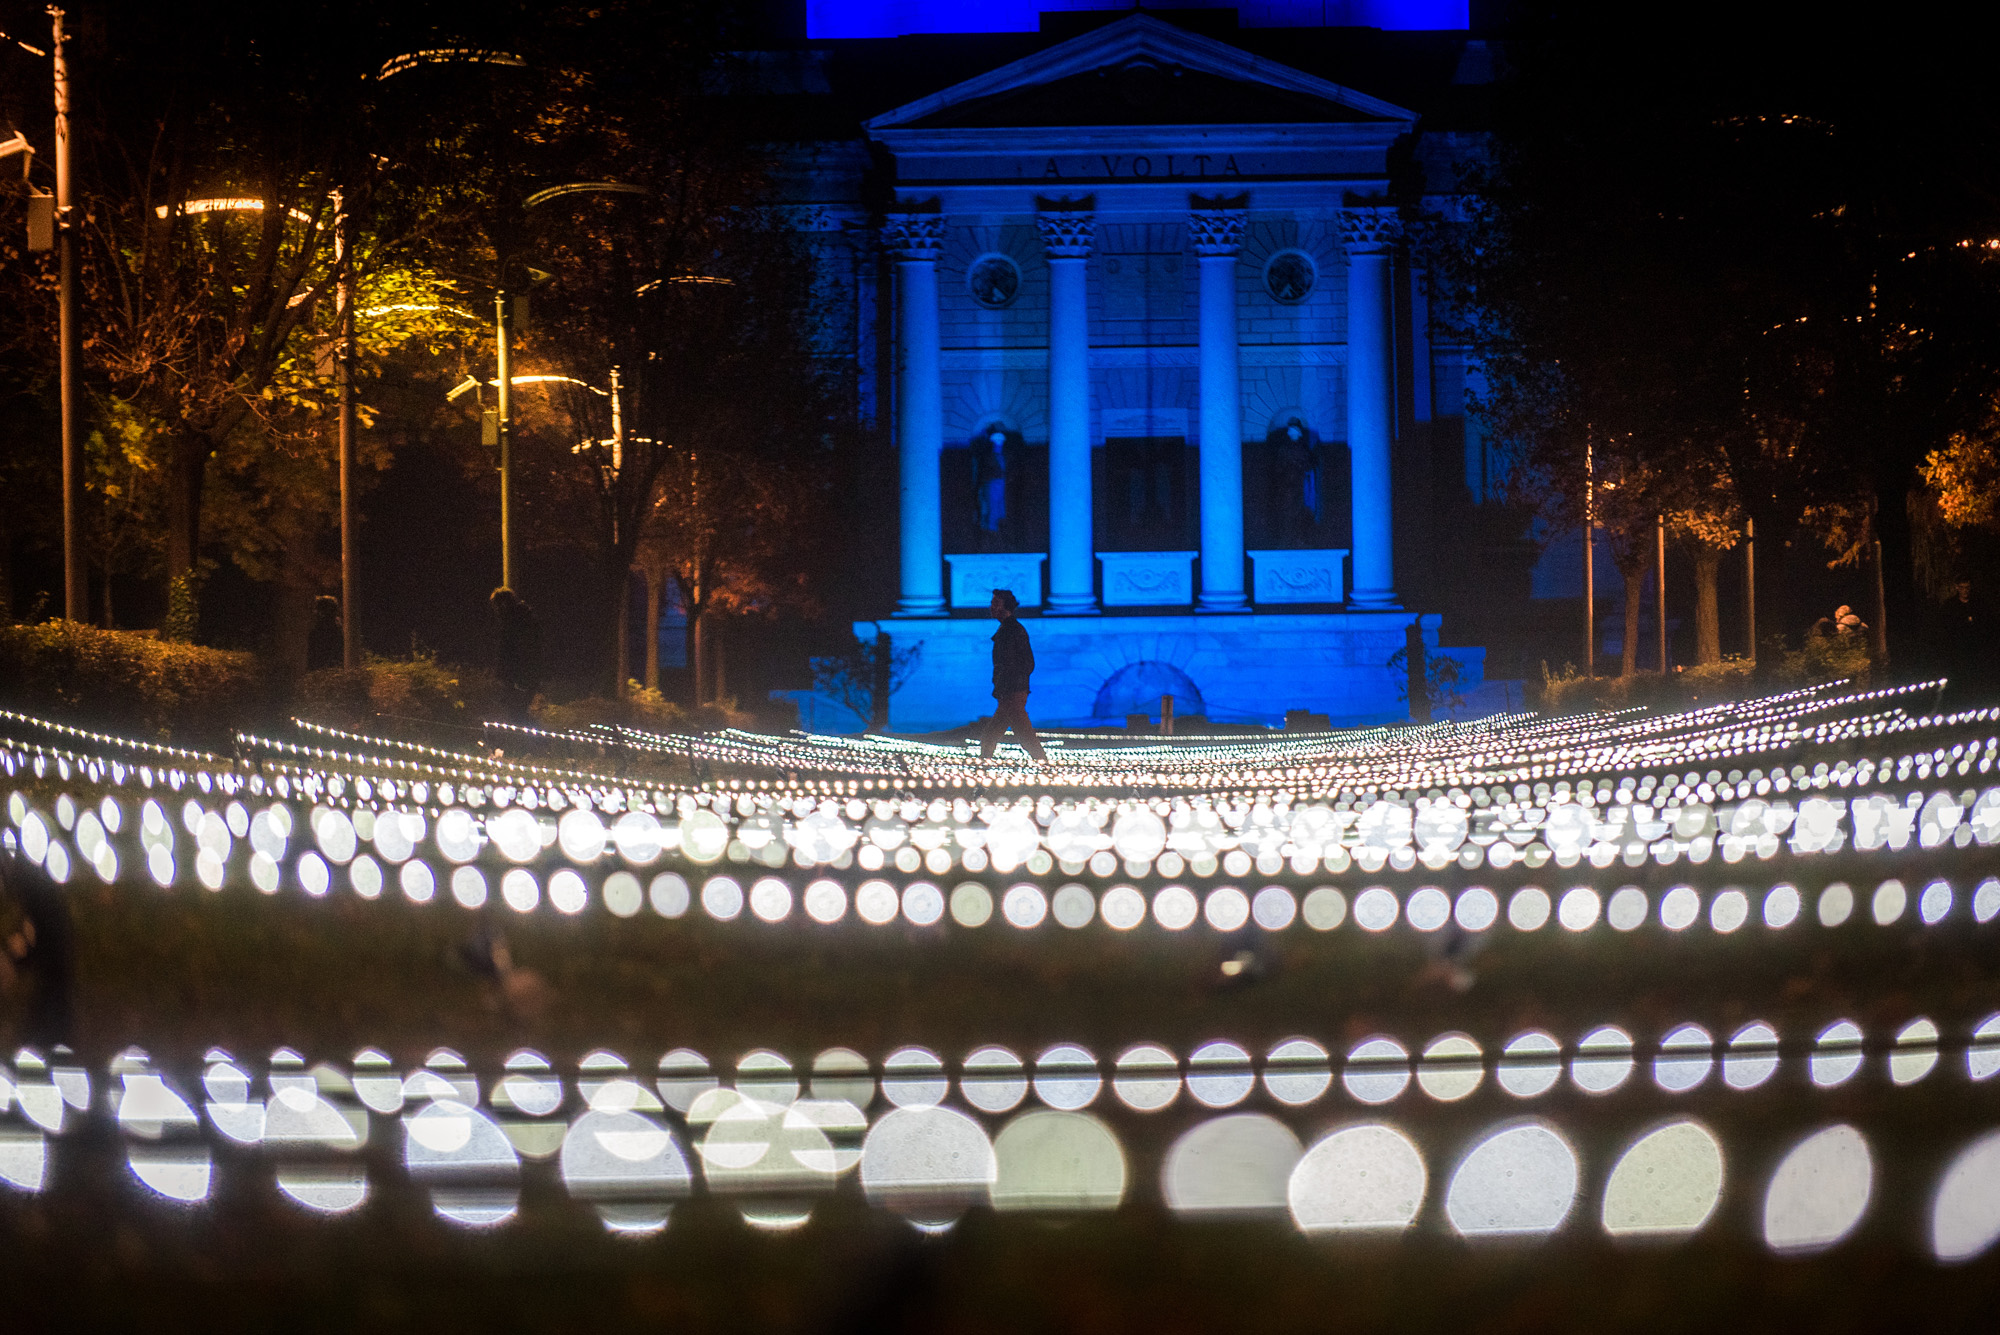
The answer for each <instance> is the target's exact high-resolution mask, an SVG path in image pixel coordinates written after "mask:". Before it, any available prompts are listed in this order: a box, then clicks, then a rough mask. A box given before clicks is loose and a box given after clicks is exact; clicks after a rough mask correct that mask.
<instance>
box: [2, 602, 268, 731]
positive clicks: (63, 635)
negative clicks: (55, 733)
mask: <svg viewBox="0 0 2000 1335" xmlns="http://www.w3.org/2000/svg"><path fill="white" fill-rule="evenodd" d="M0 698H4V699H5V700H6V702H7V703H8V704H9V705H11V706H12V707H14V708H16V709H19V710H22V711H23V712H27V713H36V714H49V715H58V716H60V717H61V718H62V719H63V720H64V721H66V722H72V723H85V724H93V725H96V726H99V727H103V728H107V729H111V730H126V731H130V730H133V729H137V730H138V731H140V732H143V733H145V734H147V735H148V736H151V737H157V738H173V739H176V740H180V741H193V740H207V741H209V742H214V743H220V742H223V741H226V739H227V738H228V737H229V734H230V732H231V730H232V729H233V728H234V727H235V726H236V725H237V724H239V723H242V722H246V721H248V719H249V718H250V716H252V715H254V714H256V713H258V712H261V710H262V708H263V706H264V705H265V704H266V703H267V698H268V689H267V682H266V680H265V678H264V674H263V673H262V671H261V670H260V669H259V666H258V663H257V660H256V658H255V657H254V656H252V655H250V654H247V653H238V652H235V651H232V650H227V649H207V648H203V647H201V646H199V645H193V644H183V643H177V642H168V641H162V640H160V639H158V638H156V637H155V636H154V634H153V633H152V632H151V631H130V630H101V629H99V628H98V627H96V626H90V625H85V624H83V623H82V622H77V621H43V622H40V623H37V624H35V625H0Z"/></svg>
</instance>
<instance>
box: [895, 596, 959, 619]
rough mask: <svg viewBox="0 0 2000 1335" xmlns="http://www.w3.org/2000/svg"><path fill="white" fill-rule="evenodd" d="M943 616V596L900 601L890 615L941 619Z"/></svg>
mask: <svg viewBox="0 0 2000 1335" xmlns="http://www.w3.org/2000/svg"><path fill="white" fill-rule="evenodd" d="M945 614H946V613H945V606H944V598H943V596H942V595H933V596H931V597H928V598H904V599H901V600H899V601H898V602H897V604H896V610H895V612H894V613H893V614H892V615H894V616H899V617H941V616H944V615H945Z"/></svg>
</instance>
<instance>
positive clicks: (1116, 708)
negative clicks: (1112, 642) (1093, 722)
mask: <svg viewBox="0 0 2000 1335" xmlns="http://www.w3.org/2000/svg"><path fill="white" fill-rule="evenodd" d="M1164 695H1171V696H1172V697H1173V698H1174V714H1175V716H1176V717H1186V716H1187V715H1189V714H1201V715H1206V714H1207V713H1208V706H1207V705H1206V704H1205V703H1204V702H1203V701H1202V698H1201V688H1200V687H1198V686H1196V685H1195V684H1194V681H1193V679H1192V678H1190V677H1189V676H1188V674H1187V673H1185V672H1183V671H1181V670H1180V669H1179V668H1177V667H1175V666H1174V665H1173V664H1171V663H1160V662H1155V661H1153V660H1151V659H1147V660H1144V661H1142V662H1138V663H1127V664H1126V665H1125V666H1124V667H1122V668H1119V669H1118V670H1117V671H1116V672H1114V673H1112V674H1111V675H1110V676H1109V677H1107V678H1106V679H1105V682H1104V685H1102V686H1100V687H1099V688H1098V690H1097V703H1096V704H1095V705H1094V706H1092V708H1091V711H1090V712H1091V716H1092V717H1093V718H1099V719H1115V720H1117V721H1118V722H1121V723H1122V722H1124V720H1125V717H1126V715H1128V714H1144V715H1146V716H1147V717H1148V718H1152V719H1158V718H1159V716H1160V697H1161V696H1164Z"/></svg>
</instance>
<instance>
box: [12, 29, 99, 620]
mask: <svg viewBox="0 0 2000 1335" xmlns="http://www.w3.org/2000/svg"><path fill="white" fill-rule="evenodd" d="M48 15H49V22H50V32H51V35H52V36H53V37H54V39H55V42H54V50H53V57H54V59H53V62H52V63H53V66H54V69H53V73H54V81H55V102H56V126H55V131H56V150H55V157H56V163H55V166H56V195H55V210H54V215H55V216H54V218H53V220H52V221H53V223H54V227H53V231H54V236H53V238H52V239H53V241H54V243H55V249H56V360H57V371H56V375H57V382H56V383H57V396H58V398H59V400H60V402H61V414H62V425H61V428H60V433H61V437H60V438H61V443H62V515H63V539H62V552H63V616H64V617H65V618H66V619H68V620H70V621H82V620H84V619H85V618H86V617H88V616H89V615H90V576H89V573H88V572H87V571H86V569H85V567H84V564H83V459H82V457H81V456H80V455H79V454H78V452H77V448H76V433H77V389H76V373H77V360H78V349H77V336H76V229H75V226H74V225H73V223H72V220H71V213H70V172H69V55H68V50H67V48H68V45H69V33H68V31H67V30H66V29H65V28H64V27H63V11H62V10H61V9H60V8H59V7H57V6H55V5H50V6H49V9H48ZM0 36H4V37H6V39H7V40H8V41H10V42H12V43H14V45H16V46H18V47H20V48H21V49H22V50H23V51H26V52H28V53H29V54H31V55H36V56H46V55H50V54H51V52H48V51H44V50H42V49H41V48H40V47H38V46H30V45H29V44H28V43H26V42H24V41H22V40H21V39H20V38H18V37H13V36H8V35H7V34H4V33H0ZM15 152H18V153H21V154H23V155H24V159H23V160H24V163H25V162H26V161H27V160H28V159H27V156H26V155H32V154H33V153H34V149H32V148H30V147H29V146H28V141H27V140H26V139H25V138H23V137H22V136H21V135H20V134H19V133H16V134H15V136H14V137H13V139H11V140H9V141H8V142H7V143H6V144H5V145H4V146H0V154H7V153H15ZM30 208H31V209H32V208H33V205H32V204H31V205H30ZM34 217H35V215H34V214H33V213H32V212H31V213H30V222H29V248H30V249H32V250H41V249H46V248H47V245H48V242H47V241H46V240H42V239H39V238H38V237H37V235H36V232H37V225H36V223H35V221H34ZM43 217H44V218H46V217H47V215H43Z"/></svg>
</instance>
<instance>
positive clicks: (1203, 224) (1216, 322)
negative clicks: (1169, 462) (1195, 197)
mask: <svg viewBox="0 0 2000 1335" xmlns="http://www.w3.org/2000/svg"><path fill="white" fill-rule="evenodd" d="M1243 212H1244V211H1243V210H1242V209H1221V208H1215V209H1203V208H1197V209H1193V210H1191V211H1190V212H1189V213H1188V231H1189V234H1190V236H1191V237H1192V238H1193V241H1194V253H1195V254H1196V255H1197V256H1199V257H1200V264H1201V597H1200V599H1199V600H1198V602H1197V607H1198V608H1199V610H1201V611H1203V612H1241V611H1244V610H1246V609H1247V608H1248V607H1249V606H1250V600H1249V599H1248V598H1247V597H1245V596H1244V592H1243V394H1242V389H1241V378H1240V376H1239V374H1238V368H1237V346H1236V249H1237V246H1238V245H1239V244H1240V243H1241V242H1242V240H1243Z"/></svg>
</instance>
